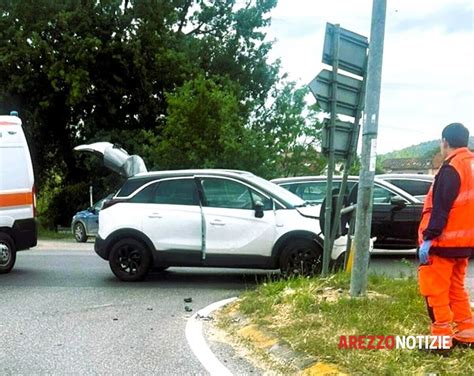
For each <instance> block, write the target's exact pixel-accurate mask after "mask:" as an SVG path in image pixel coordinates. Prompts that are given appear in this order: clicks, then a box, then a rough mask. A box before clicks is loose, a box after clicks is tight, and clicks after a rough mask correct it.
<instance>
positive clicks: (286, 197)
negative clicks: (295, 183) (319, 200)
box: [246, 176, 307, 207]
mask: <svg viewBox="0 0 474 376" xmlns="http://www.w3.org/2000/svg"><path fill="white" fill-rule="evenodd" d="M246 178H247V179H248V180H251V181H253V182H255V183H256V184H258V185H259V186H260V187H262V188H263V189H265V190H266V191H268V192H270V193H271V194H273V195H275V196H276V197H279V198H280V199H281V200H283V201H285V202H286V203H288V204H290V205H291V206H294V207H300V206H306V204H307V203H306V201H304V200H302V199H301V198H300V197H298V196H296V195H295V194H293V193H291V192H289V191H287V190H286V189H285V188H282V187H280V186H279V185H276V184H275V183H271V182H269V181H268V180H265V179H262V178H260V177H258V176H247V177H246Z"/></svg>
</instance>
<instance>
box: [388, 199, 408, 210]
mask: <svg viewBox="0 0 474 376" xmlns="http://www.w3.org/2000/svg"><path fill="white" fill-rule="evenodd" d="M390 204H391V205H395V208H397V209H403V208H404V207H406V206H407V203H406V201H405V200H404V199H403V198H402V197H400V196H394V197H392V198H391V199H390Z"/></svg>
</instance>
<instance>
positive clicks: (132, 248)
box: [109, 238, 152, 282]
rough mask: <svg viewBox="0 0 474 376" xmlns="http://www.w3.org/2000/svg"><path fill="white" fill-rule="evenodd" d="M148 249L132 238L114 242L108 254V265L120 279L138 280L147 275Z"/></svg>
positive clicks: (148, 267) (148, 265)
mask: <svg viewBox="0 0 474 376" xmlns="http://www.w3.org/2000/svg"><path fill="white" fill-rule="evenodd" d="M151 260H152V257H151V254H150V251H149V250H148V249H147V248H146V247H145V246H144V245H143V243H141V242H139V241H138V240H135V239H133V238H126V239H122V240H119V241H118V242H116V243H115V244H114V245H113V247H112V250H111V251H110V255H109V265H110V269H112V272H113V273H114V274H115V276H116V277H117V278H118V279H120V280H121V281H126V282H135V281H140V280H142V279H143V278H145V276H146V275H147V273H148V271H149V269H150V266H151Z"/></svg>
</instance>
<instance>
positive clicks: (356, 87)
mask: <svg viewBox="0 0 474 376" xmlns="http://www.w3.org/2000/svg"><path fill="white" fill-rule="evenodd" d="M308 86H309V89H310V90H311V92H312V93H313V95H314V97H315V98H316V100H317V101H318V103H319V105H320V106H321V108H322V109H323V111H325V112H330V111H331V101H330V98H331V92H332V72H331V71H329V70H327V69H323V70H322V71H321V72H320V73H319V74H318V75H317V76H316V77H315V78H314V79H313V81H311V82H310V83H309V85H308ZM361 89H362V80H357V79H355V78H352V77H349V76H345V75H343V74H338V75H337V92H336V113H338V114H342V115H347V116H352V117H355V116H356V113H357V106H358V104H359V93H360V91H361Z"/></svg>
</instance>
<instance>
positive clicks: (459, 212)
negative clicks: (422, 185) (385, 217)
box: [418, 148, 474, 254]
mask: <svg viewBox="0 0 474 376" xmlns="http://www.w3.org/2000/svg"><path fill="white" fill-rule="evenodd" d="M445 163H448V164H449V165H450V166H451V167H453V168H454V169H455V170H456V172H457V173H458V174H459V177H460V181H461V185H460V188H459V193H458V196H457V197H456V199H455V200H454V203H453V206H452V208H451V210H450V212H449V215H448V219H447V222H446V226H445V228H444V229H443V231H442V233H441V235H440V236H438V237H436V238H434V239H432V245H431V247H432V249H433V250H435V249H437V248H439V249H440V250H441V251H442V249H444V248H446V252H439V251H436V252H433V253H436V254H440V253H448V248H449V249H453V248H458V249H459V250H461V249H466V248H474V153H472V152H471V151H469V149H468V148H459V149H456V150H455V151H454V152H453V153H452V154H450V155H449V156H448V158H447V159H446V161H445ZM432 209H433V185H432V186H431V188H430V190H429V192H428V195H427V197H426V200H425V204H424V206H423V214H422V218H421V222H420V227H419V230H418V240H419V243H420V244H421V242H422V241H423V231H424V230H425V229H426V228H427V227H428V224H429V221H430V217H431V213H432Z"/></svg>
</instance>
